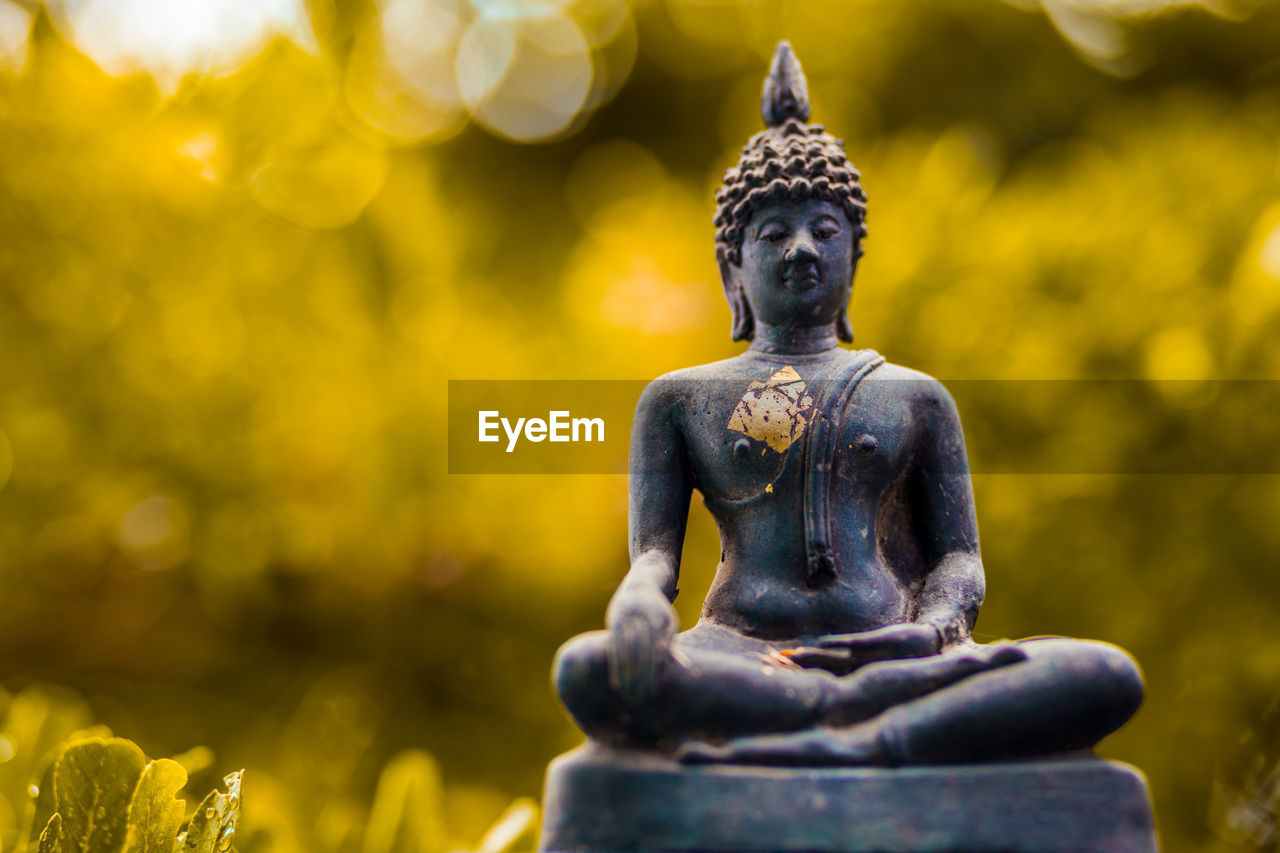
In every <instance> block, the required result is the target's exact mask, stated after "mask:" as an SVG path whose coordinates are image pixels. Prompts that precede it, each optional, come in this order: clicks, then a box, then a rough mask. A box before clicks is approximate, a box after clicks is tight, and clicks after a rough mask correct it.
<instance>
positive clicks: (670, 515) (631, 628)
mask: <svg viewBox="0 0 1280 853" xmlns="http://www.w3.org/2000/svg"><path fill="white" fill-rule="evenodd" d="M672 384H673V383H669V382H663V381H661V380H660V381H657V382H654V383H652V384H650V385H649V387H648V388H646V389H645V392H644V393H643V394H642V395H641V396H640V402H639V404H638V405H637V406H636V417H635V423H634V424H633V426H632V429H631V464H630V469H631V478H630V479H631V483H630V502H629V505H630V527H631V568H630V570H629V571H628V572H627V574H626V577H624V578H623V579H622V583H621V584H619V585H618V590H617V592H615V593H614V594H613V598H612V600H610V602H609V609H608V611H607V612H606V613H605V625H606V627H607V628H608V629H609V633H610V636H611V640H612V641H611V642H610V644H609V680H610V683H611V684H612V685H613V687H614V688H615V689H616V690H617V691H618V694H619V695H620V696H621V697H622V699H623V701H624V702H625V703H627V704H628V705H631V706H632V707H639V706H640V705H641V704H643V703H644V701H645V700H646V699H648V698H649V697H651V696H652V695H653V694H654V692H655V691H656V689H657V681H658V679H659V678H660V677H661V670H662V667H663V666H664V663H665V661H666V659H667V657H668V653H667V652H668V649H669V647H670V644H671V638H672V637H673V636H674V635H675V632H676V630H677V628H678V627H679V623H678V620H677V618H676V612H675V608H674V607H672V606H671V602H672V600H673V599H675V597H676V582H677V580H678V579H679V572H680V551H681V548H682V547H683V545H684V532H685V525H686V524H687V522H688V518H689V499H690V497H691V494H692V491H693V488H692V485H691V483H692V477H691V476H690V473H689V459H688V453H687V452H686V450H685V447H684V441H683V438H682V435H681V432H680V428H679V425H678V423H677V417H678V415H679V403H678V398H676V397H675V396H674V389H673V387H672Z"/></svg>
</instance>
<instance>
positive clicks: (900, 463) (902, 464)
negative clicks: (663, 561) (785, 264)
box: [667, 350, 931, 640]
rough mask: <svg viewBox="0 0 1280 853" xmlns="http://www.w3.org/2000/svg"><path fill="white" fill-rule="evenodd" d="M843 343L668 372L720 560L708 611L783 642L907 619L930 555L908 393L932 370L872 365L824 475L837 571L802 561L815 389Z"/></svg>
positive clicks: (912, 395) (913, 396)
mask: <svg viewBox="0 0 1280 853" xmlns="http://www.w3.org/2000/svg"><path fill="white" fill-rule="evenodd" d="M848 357H849V354H848V353H846V352H844V351H841V350H838V351H832V352H828V353H824V354H821V355H817V356H783V355H775V354H761V353H755V352H750V351H749V352H748V353H746V354H744V355H743V356H740V357H738V358H735V359H730V360H728V361H724V362H717V363H715V364H710V365H704V366H702V367H697V368H692V369H690V370H687V371H680V372H679V373H677V374H672V375H671V376H670V377H667V378H668V379H672V380H676V383H677V386H676V387H677V388H678V391H677V392H676V394H675V396H674V398H673V399H674V400H675V401H676V403H677V405H676V408H677V411H675V412H673V413H672V414H673V417H674V420H675V422H676V423H677V424H678V427H679V430H680V432H681V433H682V435H683V438H684V446H685V451H686V452H687V454H688V457H689V465H690V469H691V471H692V474H693V481H694V482H693V485H694V487H695V488H697V489H698V490H699V491H700V492H701V493H702V495H703V498H704V500H705V501H706V504H707V506H708V508H709V509H710V511H711V512H712V514H713V516H714V517H715V519H716V523H717V525H718V526H719V529H720V539H721V547H722V550H723V558H722V560H721V563H720V565H719V567H718V569H717V572H716V577H715V581H714V582H713V584H712V587H711V591H710V592H709V594H708V596H707V600H706V603H705V605H704V607H703V618H704V619H707V620H711V621H714V622H717V623H720V624H723V625H727V626H729V627H732V628H735V629H736V630H739V631H742V632H744V633H747V634H751V635H753V636H758V637H762V638H769V639H778V640H792V639H804V638H806V637H813V636H818V635H822V634H828V633H838V632H850V631H863V630H869V629H872V628H877V627H880V626H883V625H887V624H892V623H897V622H902V621H905V620H907V619H910V618H911V616H912V611H913V607H914V598H915V591H916V590H915V587H916V585H917V584H916V581H917V579H918V578H919V577H921V576H922V575H923V573H924V570H925V566H924V565H923V561H922V560H921V558H920V555H919V553H918V551H917V550H916V549H915V548H914V547H913V545H912V543H913V542H914V541H915V534H914V532H913V531H912V530H911V523H912V521H911V513H910V509H909V507H910V504H911V500H910V497H911V496H910V491H911V485H912V482H911V464H912V459H913V455H914V452H915V450H916V449H917V447H916V446H917V444H918V441H919V436H920V432H921V431H920V430H919V428H918V421H917V418H916V417H915V415H914V410H915V406H916V400H917V398H918V397H919V395H920V394H922V393H926V392H927V386H926V385H925V383H930V382H931V380H928V379H927V377H924V376H923V375H922V374H919V373H915V372H914V371H909V370H905V369H904V368H900V367H896V366H894V365H888V364H885V365H881V366H880V367H878V368H877V369H876V370H874V371H873V372H872V373H871V374H870V375H869V376H868V377H867V378H866V379H865V380H864V381H863V382H862V383H861V384H860V385H859V386H858V388H857V389H856V391H855V393H854V395H853V397H852V399H851V401H850V403H849V405H848V407H847V408H846V409H845V412H844V415H843V417H842V418H841V419H840V421H839V428H838V433H837V435H836V454H835V460H834V469H833V472H832V477H831V499H830V512H831V530H832V534H833V537H834V538H833V542H832V545H833V547H834V554H835V560H836V570H835V577H834V578H833V579H832V578H827V579H823V580H819V581H817V582H810V581H809V579H808V577H807V572H806V561H805V548H804V522H803V499H802V484H803V478H804V450H803V445H804V439H805V438H806V435H805V433H806V431H807V430H808V424H809V418H811V417H812V413H813V400H815V399H816V398H817V397H818V392H819V389H820V387H821V383H822V381H823V380H824V379H826V377H828V376H829V375H830V374H831V373H832V372H833V368H834V366H835V363H836V361H837V360H840V359H847V358H848Z"/></svg>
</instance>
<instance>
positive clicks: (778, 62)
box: [760, 41, 810, 127]
mask: <svg viewBox="0 0 1280 853" xmlns="http://www.w3.org/2000/svg"><path fill="white" fill-rule="evenodd" d="M809 113H810V107H809V84H808V83H807V82H805V79H804V71H803V70H801V68H800V60H798V59H796V54H795V51H793V50H792V49H791V43H790V42H786V41H780V42H778V48H777V50H775V51H774V53H773V64H772V65H771V66H769V76H768V77H766V78H765V79H764V93H763V94H762V95H761V97H760V114H761V115H762V116H764V124H765V127H778V126H780V125H781V124H782V123H783V122H785V121H786V120H787V119H789V118H794V119H797V120H798V121H802V122H803V121H808V120H809Z"/></svg>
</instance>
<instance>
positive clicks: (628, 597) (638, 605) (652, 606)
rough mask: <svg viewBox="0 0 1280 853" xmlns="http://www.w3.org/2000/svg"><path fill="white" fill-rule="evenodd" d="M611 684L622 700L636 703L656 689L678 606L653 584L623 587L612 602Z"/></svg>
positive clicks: (607, 622)
mask: <svg viewBox="0 0 1280 853" xmlns="http://www.w3.org/2000/svg"><path fill="white" fill-rule="evenodd" d="M605 625H606V626H607V627H608V629H609V633H610V634H611V637H610V639H611V641H612V642H610V643H609V684H610V685H611V686H612V687H613V689H614V690H616V691H617V692H618V695H619V696H621V697H622V701H623V702H624V703H626V704H627V705H628V706H630V707H633V708H634V707H637V706H639V705H640V704H642V703H643V702H645V701H646V700H647V699H649V698H651V697H652V696H653V694H654V693H655V692H656V688H657V681H658V677H659V675H660V674H661V668H662V664H663V662H664V661H665V660H666V659H667V654H668V649H669V648H670V646H671V638H672V637H673V636H674V635H675V633H676V628H677V626H678V619H677V618H676V611H675V608H674V607H672V606H671V602H669V601H668V600H667V597H666V596H665V595H663V594H662V592H661V591H660V590H658V589H656V588H653V587H647V586H643V587H636V588H628V587H622V588H620V589H619V590H618V591H617V592H616V593H615V594H614V596H613V600H612V601H610V602H609V609H608V611H607V612H606V613H605Z"/></svg>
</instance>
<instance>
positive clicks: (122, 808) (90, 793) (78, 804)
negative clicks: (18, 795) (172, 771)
mask: <svg viewBox="0 0 1280 853" xmlns="http://www.w3.org/2000/svg"><path fill="white" fill-rule="evenodd" d="M146 763H147V759H146V756H144V755H143V754H142V750H141V749H139V748H138V746H137V745H136V744H134V743H133V742H131V741H127V740H124V739H122V738H111V739H110V740H105V739H103V738H94V739H92V740H82V741H79V742H77V743H73V744H71V745H70V746H68V747H67V748H66V750H64V751H63V753H62V756H61V757H60V758H58V761H57V764H55V765H54V768H53V799H54V802H55V803H56V804H57V809H58V814H60V815H61V816H62V843H61V845H60V853H119V851H120V850H121V848H122V847H123V846H124V839H125V834H126V828H127V821H128V815H129V801H130V800H131V799H132V798H133V791H134V789H135V788H136V787H137V785H138V778H139V777H140V776H141V775H142V769H143V767H144V766H145V765H146Z"/></svg>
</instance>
